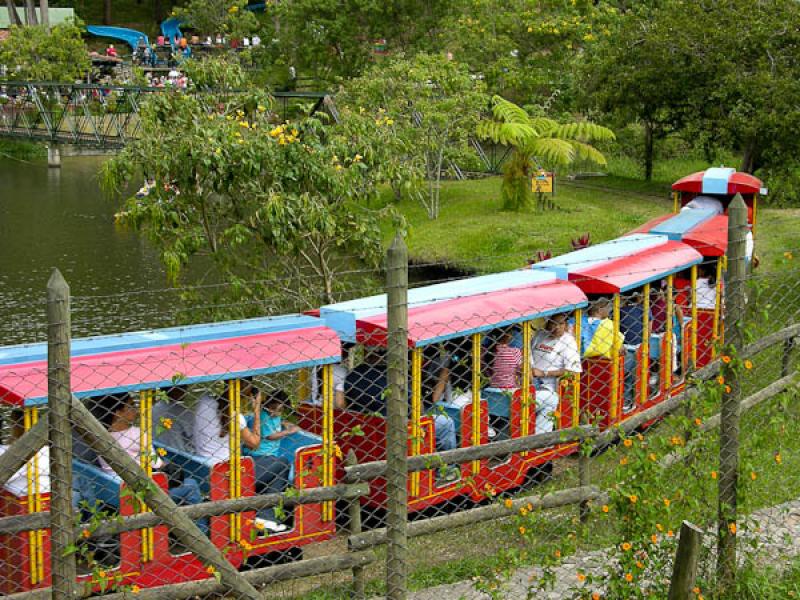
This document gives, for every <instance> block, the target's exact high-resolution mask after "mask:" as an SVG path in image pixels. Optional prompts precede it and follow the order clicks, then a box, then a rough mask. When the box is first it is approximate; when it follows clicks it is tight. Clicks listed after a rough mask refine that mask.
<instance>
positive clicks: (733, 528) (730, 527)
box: [728, 523, 736, 535]
mask: <svg viewBox="0 0 800 600" xmlns="http://www.w3.org/2000/svg"><path fill="white" fill-rule="evenodd" d="M728 530H729V531H730V532H731V533H732V534H733V535H736V523H729V524H728Z"/></svg>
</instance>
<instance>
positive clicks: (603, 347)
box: [581, 296, 625, 359]
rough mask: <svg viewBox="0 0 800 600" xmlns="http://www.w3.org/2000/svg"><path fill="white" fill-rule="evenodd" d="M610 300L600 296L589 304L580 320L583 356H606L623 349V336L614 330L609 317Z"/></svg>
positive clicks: (609, 356)
mask: <svg viewBox="0 0 800 600" xmlns="http://www.w3.org/2000/svg"><path fill="white" fill-rule="evenodd" d="M610 311H611V301H610V300H609V299H608V298H606V297H604V296H601V297H600V298H597V299H596V300H594V301H592V302H591V303H590V304H589V310H588V311H587V314H586V315H585V316H584V317H583V319H582V322H581V350H582V352H583V356H584V357H585V358H608V359H610V358H611V357H613V356H616V355H618V354H620V353H621V352H622V351H623V348H624V343H625V336H623V335H622V332H621V331H619V330H617V332H616V348H615V347H614V346H615V337H614V321H613V320H611V319H610V318H609V314H610Z"/></svg>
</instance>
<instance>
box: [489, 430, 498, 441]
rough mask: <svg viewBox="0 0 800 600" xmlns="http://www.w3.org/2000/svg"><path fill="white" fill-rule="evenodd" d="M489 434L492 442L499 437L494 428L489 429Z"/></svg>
mask: <svg viewBox="0 0 800 600" xmlns="http://www.w3.org/2000/svg"><path fill="white" fill-rule="evenodd" d="M487 433H488V436H489V439H490V440H492V439H494V438H496V437H497V431H495V429H494V427H489V431H488V432H487Z"/></svg>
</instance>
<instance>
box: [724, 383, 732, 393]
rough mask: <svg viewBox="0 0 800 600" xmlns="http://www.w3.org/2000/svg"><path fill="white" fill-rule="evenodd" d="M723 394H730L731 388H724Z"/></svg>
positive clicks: (727, 386)
mask: <svg viewBox="0 0 800 600" xmlns="http://www.w3.org/2000/svg"><path fill="white" fill-rule="evenodd" d="M725 393H726V394H730V393H731V386H729V385H726V386H725Z"/></svg>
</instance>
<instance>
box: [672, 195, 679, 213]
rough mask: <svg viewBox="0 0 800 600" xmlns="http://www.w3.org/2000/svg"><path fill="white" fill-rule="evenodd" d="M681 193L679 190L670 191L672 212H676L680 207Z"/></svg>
mask: <svg viewBox="0 0 800 600" xmlns="http://www.w3.org/2000/svg"><path fill="white" fill-rule="evenodd" d="M680 199H681V193H680V192H679V191H677V190H676V191H674V192H672V212H674V213H676V212H678V211H680V209H681V200H680Z"/></svg>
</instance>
